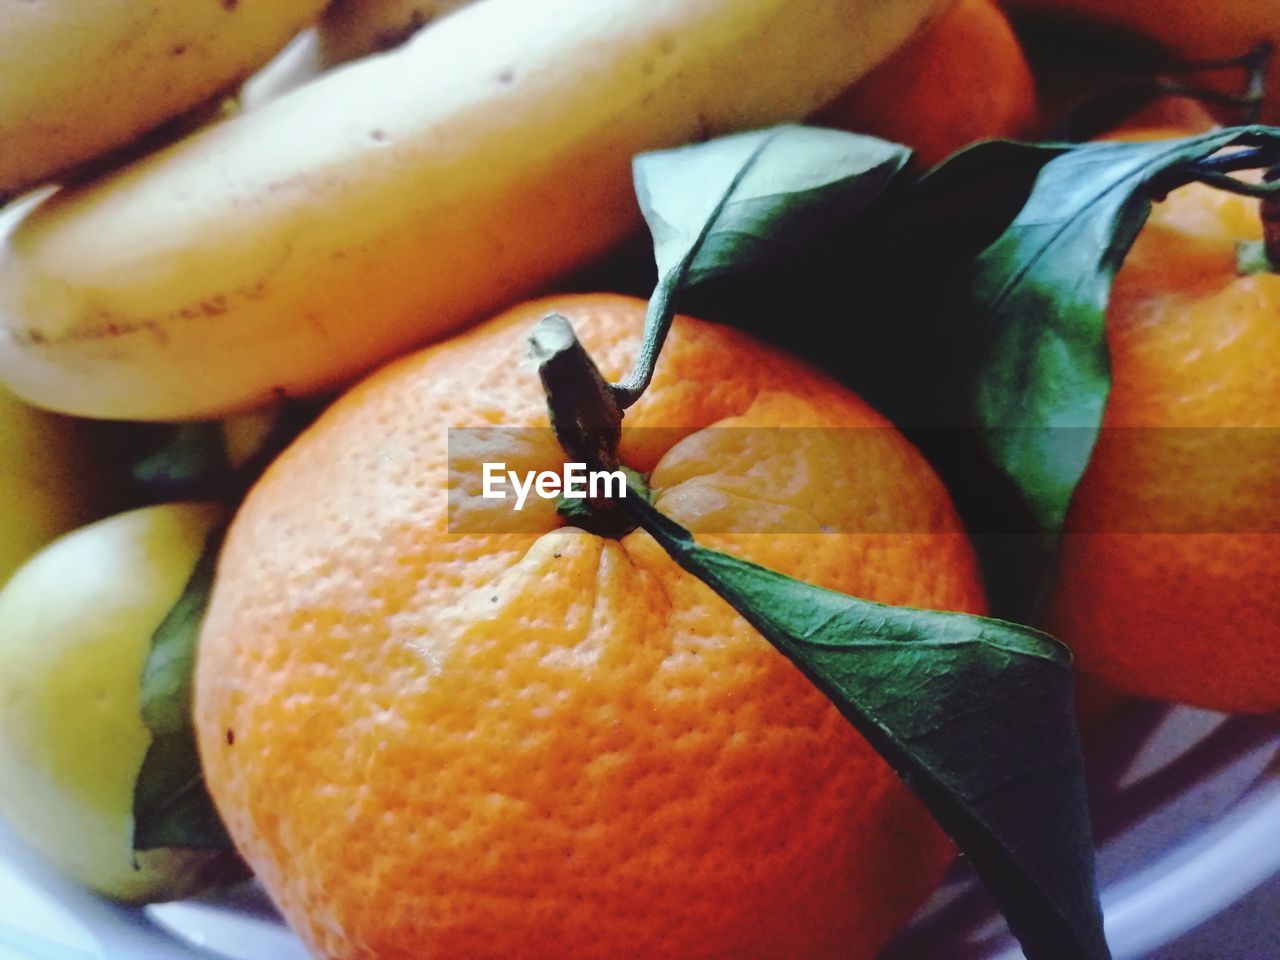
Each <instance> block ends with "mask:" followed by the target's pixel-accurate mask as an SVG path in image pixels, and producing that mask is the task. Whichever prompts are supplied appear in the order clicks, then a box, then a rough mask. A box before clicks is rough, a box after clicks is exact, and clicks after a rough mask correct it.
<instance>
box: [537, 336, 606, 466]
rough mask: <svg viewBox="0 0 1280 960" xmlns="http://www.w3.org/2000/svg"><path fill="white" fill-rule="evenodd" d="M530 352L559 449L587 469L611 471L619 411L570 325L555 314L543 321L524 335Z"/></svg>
mask: <svg viewBox="0 0 1280 960" xmlns="http://www.w3.org/2000/svg"><path fill="white" fill-rule="evenodd" d="M529 353H530V355H531V357H532V358H533V361H534V363H536V364H537V366H538V376H539V377H540V378H541V379H542V389H543V391H544V392H545V393H546V395H547V413H548V415H549V417H550V419H551V429H552V430H553V431H555V435H556V439H557V440H558V441H560V446H562V447H563V448H564V451H565V453H567V454H568V455H569V456H571V457H574V458H575V459H576V460H578V461H581V462H583V463H586V464H587V465H588V466H589V467H590V468H592V469H599V468H601V467H603V468H607V469H610V470H612V469H613V468H614V467H616V466H617V465H618V444H619V443H620V442H621V440H622V410H621V409H620V408H619V407H618V404H617V402H616V401H615V400H614V396H613V390H612V388H611V387H610V386H609V383H608V381H607V380H605V378H604V377H603V376H601V375H600V371H599V369H597V367H596V365H595V361H594V360H592V359H591V356H590V355H589V354H588V353H587V351H586V350H585V349H584V348H583V346H582V344H581V343H579V342H578V337H577V335H576V334H575V333H574V332H573V326H572V325H571V324H570V323H569V321H568V320H567V319H566V318H565V317H563V316H561V315H560V314H558V313H552V314H548V315H547V316H545V317H543V318H542V320H541V321H540V322H539V323H538V325H537V327H535V328H534V330H533V333H532V334H530V335H529Z"/></svg>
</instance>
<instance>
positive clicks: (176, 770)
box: [133, 530, 232, 850]
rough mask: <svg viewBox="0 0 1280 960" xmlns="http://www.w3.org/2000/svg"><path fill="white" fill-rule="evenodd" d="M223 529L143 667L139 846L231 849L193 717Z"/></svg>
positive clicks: (136, 809)
mask: <svg viewBox="0 0 1280 960" xmlns="http://www.w3.org/2000/svg"><path fill="white" fill-rule="evenodd" d="M224 532H225V531H224V530H216V531H215V532H214V533H213V534H211V535H210V537H209V540H208V542H207V543H206V545H205V549H204V552H203V553H202V554H201V557H200V559H199V561H198V562H197V564H196V567H195V570H194V571H193V572H192V574H191V577H190V579H189V580H188V581H187V585H186V587H185V588H184V589H183V592H182V596H181V597H179V599H178V602H177V603H176V604H174V606H173V608H172V609H171V610H170V611H169V613H168V615H167V616H166V617H165V619H164V621H163V622H162V623H161V624H160V626H159V627H158V628H156V632H155V633H154V634H153V635H152V638H151V650H150V652H149V653H148V655H147V660H146V664H145V666H144V668H143V675H142V720H143V722H144V723H145V724H146V725H147V728H148V729H149V730H150V731H151V735H152V741H151V745H150V747H149V748H148V749H147V753H146V756H145V757H144V758H143V762H142V769H141V770H140V771H139V773H138V779H137V782H136V783H135V785H134V794H133V817H134V834H133V847H134V849H135V850H151V849H154V848H157V847H192V848H203V849H217V850H230V849H232V843H231V839H230V838H229V837H228V836H227V832H226V829H225V828H224V827H223V825H222V821H221V820H220V819H219V817H218V814H217V811H216V810H215V809H214V806H213V800H212V799H211V798H210V797H209V794H208V792H207V791H206V789H205V785H204V777H203V775H202V773H201V768H200V756H199V753H198V751H197V749H196V738H195V727H194V724H193V721H192V717H191V705H192V679H193V676H194V671H195V657H196V641H197V640H198V638H199V634H200V623H201V621H202V620H203V618H204V612H205V609H206V608H207V606H208V601H209V592H210V590H211V589H212V587H213V573H214V567H215V565H216V562H217V557H218V551H219V549H220V547H221V545H222V537H223V533H224Z"/></svg>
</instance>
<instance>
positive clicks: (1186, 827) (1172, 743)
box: [0, 702, 1280, 960]
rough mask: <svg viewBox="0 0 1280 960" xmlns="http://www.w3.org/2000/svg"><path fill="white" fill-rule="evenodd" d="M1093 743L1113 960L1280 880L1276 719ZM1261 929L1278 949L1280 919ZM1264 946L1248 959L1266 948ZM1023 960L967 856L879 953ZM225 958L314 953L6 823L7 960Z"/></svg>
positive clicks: (1202, 723)
mask: <svg viewBox="0 0 1280 960" xmlns="http://www.w3.org/2000/svg"><path fill="white" fill-rule="evenodd" d="M1088 742H1089V751H1088V754H1089V767H1090V780H1091V793H1092V802H1093V810H1094V828H1095V830H1094V832H1095V837H1096V838H1097V841H1098V854H1099V861H1098V862H1099V877H1100V881H1101V884H1102V890H1103V893H1102V900H1103V909H1104V912H1105V914H1106V923H1107V936H1108V940H1109V941H1110V943H1111V948H1112V951H1113V953H1114V955H1115V960H1141V958H1142V957H1144V956H1146V955H1147V954H1148V953H1149V952H1150V951H1152V950H1154V949H1156V948H1158V947H1160V946H1161V945H1163V944H1166V943H1168V942H1170V941H1172V940H1174V939H1176V938H1177V937H1179V936H1181V935H1182V934H1184V933H1186V932H1187V931H1188V930H1191V929H1193V928H1194V927H1196V926H1198V925H1199V924H1201V923H1203V922H1204V921H1205V920H1207V919H1209V918H1211V917H1213V916H1215V915H1216V914H1218V913H1220V912H1221V911H1223V910H1225V909H1226V908H1228V907H1230V906H1231V905H1232V904H1233V903H1235V902H1236V901H1237V900H1239V899H1240V898H1242V897H1244V896H1245V895H1246V894H1248V893H1249V892H1251V891H1252V890H1253V889H1254V888H1255V887H1257V886H1258V885H1260V884H1261V883H1263V882H1264V881H1266V880H1267V879H1269V878H1271V877H1273V876H1276V875H1280V762H1278V761H1277V757H1278V756H1280V718H1275V717H1269V718H1268V717H1227V716H1224V715H1222V714H1217V713H1211V712H1209V711H1204V710H1193V709H1191V708H1188V707H1167V706H1162V705H1157V704H1149V703H1139V702H1135V703H1132V704H1129V705H1127V706H1126V707H1124V708H1122V709H1121V710H1120V711H1118V712H1117V713H1116V714H1115V715H1114V716H1113V717H1112V718H1111V719H1110V720H1109V721H1107V722H1106V723H1104V724H1103V725H1102V726H1100V727H1099V728H1097V729H1095V730H1094V731H1093V733H1092V734H1091V735H1090V737H1089V738H1088ZM1263 935H1265V936H1267V938H1268V940H1269V941H1270V942H1273V943H1280V916H1276V917H1275V922H1274V928H1273V929H1272V930H1270V931H1266V932H1264V933H1263ZM1264 950H1265V948H1261V947H1260V949H1259V951H1258V952H1257V954H1256V955H1250V957H1248V958H1247V960H1261V958H1263V957H1270V956H1271V954H1270V953H1266V952H1263V951H1264ZM1276 956H1280V954H1277V955H1276ZM1018 957H1021V952H1020V951H1019V950H1018V949H1017V946H1016V944H1014V943H1013V942H1012V941H1011V940H1010V939H1009V936H1008V933H1007V931H1006V930H1005V927H1004V924H1003V922H1002V921H1001V920H1000V919H999V917H998V916H997V915H996V914H995V913H994V911H993V910H992V909H991V907H990V903H989V901H987V899H986V897H985V894H984V893H983V892H982V890H981V888H980V887H979V886H978V885H977V883H976V881H975V880H974V877H973V875H972V871H970V870H969V869H968V867H967V865H966V864H964V863H960V864H957V866H956V869H954V870H953V871H952V873H951V875H950V877H949V878H948V880H947V882H946V883H945V884H944V885H943V886H942V888H941V889H940V890H939V891H938V893H937V894H936V895H935V896H934V897H933V899H932V900H931V901H930V902H929V903H928V904H926V905H925V907H924V908H923V909H922V910H921V911H920V913H919V915H918V916H917V917H916V919H915V921H914V922H913V923H912V925H911V927H910V928H909V929H908V930H907V931H906V932H905V933H904V934H903V935H902V936H901V937H900V938H899V939H898V940H897V941H896V942H895V943H894V944H893V945H892V946H890V947H889V948H888V949H887V950H886V951H885V953H884V955H883V958H882V960H1016V958H1018ZM228 958H230V960H307V953H306V951H305V950H304V949H303V947H302V944H301V943H300V942H299V941H298V940H297V938H295V937H294V936H293V935H292V934H291V933H290V932H289V930H288V929H287V928H286V927H285V926H284V924H283V923H282V922H281V921H280V919H279V918H278V917H277V915H276V914H275V912H274V911H273V910H272V908H271V905H270V904H269V902H267V900H266V899H265V898H264V897H263V896H262V895H261V893H260V892H259V891H258V890H257V889H256V888H255V887H253V886H252V885H246V886H244V887H242V888H239V889H237V890H235V891H233V892H231V893H230V894H227V895H224V896H221V897H218V898H210V899H203V900H193V901H185V902H181V903H171V904H162V905H158V906H151V907H147V908H145V909H131V908H126V907H121V906H117V905H115V904H111V903H108V902H106V901H104V900H102V899H100V898H97V897H95V896H93V895H92V894H89V893H87V892H85V891H84V890H82V889H80V888H78V887H76V886H74V885H73V884H71V883H69V882H67V881H65V880H63V879H61V878H60V877H58V876H56V875H55V874H54V873H53V872H52V871H51V870H50V869H49V868H47V867H46V866H44V864H42V863H41V862H40V861H39V860H38V858H36V857H35V856H34V855H33V854H32V853H31V852H30V851H28V850H26V849H25V848H24V847H23V846H22V845H21V844H20V843H19V842H18V841H17V840H16V839H15V838H14V837H13V836H12V835H11V834H10V833H9V832H8V831H7V830H6V829H5V828H4V826H3V825H2V824H0V960H228ZM797 960H800V958H797ZM1233 960H1245V958H1233Z"/></svg>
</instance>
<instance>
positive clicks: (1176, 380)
mask: <svg viewBox="0 0 1280 960" xmlns="http://www.w3.org/2000/svg"><path fill="white" fill-rule="evenodd" d="M1261 236H1262V227H1261V221H1260V218H1259V212H1258V203H1257V201H1254V200H1249V199H1246V198H1243V197H1239V196H1235V195H1232V194H1228V193H1223V192H1221V191H1218V190H1214V189H1212V188H1210V187H1206V186H1203V185H1198V184H1193V185H1191V186H1187V187H1183V188H1181V189H1179V190H1176V191H1174V192H1173V193H1172V194H1171V195H1170V196H1169V198H1168V199H1167V200H1165V201H1164V202H1162V203H1158V204H1156V206H1155V209H1154V211H1153V212H1152V215H1151V219H1150V220H1149V221H1148V223H1147V225H1146V227H1145V228H1144V229H1143V230H1142V232H1141V234H1140V235H1139V237H1138V239H1137V242H1136V243H1135V244H1134V246H1133V249H1132V251H1131V252H1130V253H1129V256H1128V258H1127V259H1126V260H1125V262H1124V266H1123V267H1122V268H1121V270H1120V272H1119V275H1118V276H1117V278H1116V282H1115V287H1114V289H1113V292H1112V295H1111V305H1110V308H1109V309H1108V312H1107V320H1106V323H1107V326H1106V335H1107V345H1108V347H1109V348H1110V352H1111V367H1112V376H1113V379H1114V386H1113V388H1112V391H1111V395H1110V398H1109V400H1108V402H1107V406H1106V411H1105V414H1104V417H1103V430H1102V433H1101V436H1100V437H1099V440H1098V443H1097V446H1096V448H1095V450H1094V453H1093V455H1092V457H1091V459H1090V461H1089V465H1088V468H1087V469H1086V471H1085V474H1084V476H1083V478H1082V479H1081V483H1080V486H1079V488H1078V489H1077V491H1076V494H1075V497H1074V499H1073V501H1072V504H1071V508H1070V511H1069V513H1068V518H1067V524H1066V536H1065V537H1064V539H1063V544H1062V553H1061V565H1060V569H1059V571H1058V575H1057V580H1056V585H1055V587H1054V591H1053V594H1052V597H1051V600H1050V603H1049V607H1048V611H1047V616H1046V627H1047V628H1048V629H1049V630H1050V631H1051V632H1052V633H1054V634H1055V635H1056V636H1057V637H1058V638H1059V639H1061V640H1063V641H1065V642H1066V643H1067V644H1068V645H1069V646H1070V647H1071V648H1072V650H1073V651H1074V652H1075V655H1076V658H1077V662H1078V664H1079V665H1080V666H1081V668H1082V669H1085V670H1088V671H1092V672H1095V673H1097V674H1098V675H1100V676H1101V677H1102V678H1103V679H1105V680H1106V681H1108V682H1109V683H1110V684H1112V685H1114V686H1115V687H1118V688H1120V689H1121V690H1124V691H1126V692H1129V693H1133V694H1139V695H1143V696H1149V697H1157V698H1161V699H1168V700H1179V701H1184V702H1187V703H1192V704H1198V705H1201V706H1205V707H1213V708H1217V709H1221V710H1229V711H1272V710H1276V709H1278V708H1280V617H1277V597H1278V596H1280V572H1278V571H1280V534H1277V533H1268V532H1259V531H1266V530H1274V529H1275V527H1274V523H1273V521H1272V517H1273V516H1274V514H1275V509H1276V503H1277V495H1280V442H1277V441H1278V440H1280V433H1277V432H1276V429H1275V428H1277V427H1280V369H1278V368H1277V364H1276V358H1277V357H1280V323H1277V317H1280V276H1276V275H1275V274H1271V273H1255V274H1248V275H1241V274H1240V272H1239V271H1238V270H1237V262H1236V257H1237V244H1238V243H1240V242H1241V241H1250V240H1253V241H1256V240H1258V239H1259V238H1260V237H1261ZM1240 428H1264V429H1260V430H1258V429H1255V430H1247V429H1240Z"/></svg>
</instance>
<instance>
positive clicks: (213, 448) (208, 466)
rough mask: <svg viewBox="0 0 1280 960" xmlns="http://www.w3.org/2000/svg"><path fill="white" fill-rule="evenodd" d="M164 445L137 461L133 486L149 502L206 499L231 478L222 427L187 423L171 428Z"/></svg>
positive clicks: (216, 424) (210, 424)
mask: <svg viewBox="0 0 1280 960" xmlns="http://www.w3.org/2000/svg"><path fill="white" fill-rule="evenodd" d="M168 429H169V430H170V433H169V435H168V437H167V438H166V439H165V443H164V445H163V446H162V447H161V448H160V449H158V450H155V451H154V452H152V453H150V454H148V455H147V456H146V457H145V458H143V459H142V460H140V461H138V463H136V464H135V465H134V468H133V478H134V482H135V483H137V484H138V486H139V487H141V489H142V490H143V492H144V493H145V494H146V495H147V497H148V499H152V500H155V499H171V498H176V497H184V498H189V497H200V496H206V495H208V493H209V492H210V491H214V490H218V489H220V488H221V487H223V486H225V485H226V484H227V483H228V481H229V478H230V477H231V474H232V467H231V462H230V461H229V460H228V459H227V445H226V438H225V437H224V435H223V433H222V427H221V424H219V423H184V424H180V425H178V426H175V427H171V428H168Z"/></svg>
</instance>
